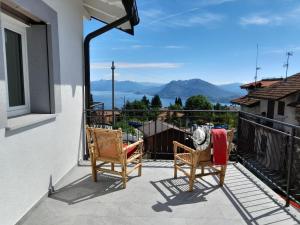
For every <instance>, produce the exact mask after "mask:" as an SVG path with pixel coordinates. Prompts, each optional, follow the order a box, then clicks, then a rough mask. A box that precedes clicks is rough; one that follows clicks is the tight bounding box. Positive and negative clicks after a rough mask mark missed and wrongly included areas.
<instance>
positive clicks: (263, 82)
mask: <svg viewBox="0 0 300 225" xmlns="http://www.w3.org/2000/svg"><path fill="white" fill-rule="evenodd" d="M280 81H282V80H280V79H274V80H261V81H257V82H256V87H258V88H265V87H269V86H271V85H273V84H275V83H277V82H280ZM254 87H255V82H252V83H248V84H244V85H241V88H242V89H247V88H254Z"/></svg>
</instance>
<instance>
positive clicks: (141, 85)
mask: <svg viewBox="0 0 300 225" xmlns="http://www.w3.org/2000/svg"><path fill="white" fill-rule="evenodd" d="M240 85H241V84H240V83H231V84H225V85H214V84H211V83H209V82H206V81H204V80H201V79H191V80H177V81H171V82H169V83H168V84H157V83H145V82H134V81H115V90H116V91H122V92H132V93H136V94H147V95H154V94H158V95H159V96H160V97H162V98H175V97H181V98H188V97H190V96H193V95H204V96H206V97H207V98H208V99H209V100H211V101H213V102H223V103H227V102H229V101H230V100H231V99H233V98H236V97H239V96H241V95H244V94H245V92H244V91H243V90H241V89H240ZM91 89H92V91H111V90H112V85H111V80H98V81H93V82H91Z"/></svg>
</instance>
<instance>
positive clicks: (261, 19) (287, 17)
mask: <svg viewBox="0 0 300 225" xmlns="http://www.w3.org/2000/svg"><path fill="white" fill-rule="evenodd" d="M299 15H300V6H298V7H293V8H292V9H291V10H289V11H282V12H268V13H266V12H264V13H254V14H252V15H248V16H244V17H241V18H240V24H241V25H243V26H248V25H257V26H264V25H273V26H279V25H283V24H293V23H296V24H298V23H299V21H300V16H299Z"/></svg>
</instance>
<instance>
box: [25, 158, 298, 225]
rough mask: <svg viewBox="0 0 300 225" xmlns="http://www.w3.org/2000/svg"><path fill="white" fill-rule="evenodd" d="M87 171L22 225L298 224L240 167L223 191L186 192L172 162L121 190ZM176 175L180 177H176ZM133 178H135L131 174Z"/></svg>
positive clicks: (204, 187) (210, 186) (210, 184)
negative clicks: (94, 180)
mask: <svg viewBox="0 0 300 225" xmlns="http://www.w3.org/2000/svg"><path fill="white" fill-rule="evenodd" d="M90 172H91V171H90V167H89V166H88V165H82V166H78V167H75V168H74V169H73V170H71V171H70V172H69V173H68V174H67V175H66V176H65V177H64V178H63V179H62V180H61V181H60V182H59V184H58V185H57V186H56V187H55V189H56V191H55V193H54V194H53V195H51V197H49V198H44V199H42V201H41V202H40V203H39V204H38V205H37V206H36V207H35V208H34V209H33V210H32V211H31V212H30V213H29V214H28V216H27V217H25V218H23V220H22V221H21V223H20V224H22V225H35V224H37V225H40V224H43V225H50V224H61V225H63V224H74V225H75V224H80V225H82V224H106V225H110V224H122V225H123V224H130V225H131V224H139V225H140V224H164V225H168V224H172V225H177V224H178V225H185V224H189V225H192V224H197V225H198V224H239V225H240V224H299V223H300V214H299V213H298V212H297V210H296V209H294V208H293V207H289V208H285V207H284V201H283V200H282V199H281V198H280V197H279V196H278V195H277V194H275V193H274V192H273V191H272V190H271V189H270V188H268V187H267V186H266V185H265V184H264V183H262V182H261V181H260V180H258V179H257V178H256V177H255V176H254V175H253V174H252V173H250V172H249V171H248V170H247V169H245V168H244V167H243V166H242V165H241V164H233V163H232V164H230V165H229V166H228V169H227V174H226V177H225V185H224V187H222V188H220V187H219V186H218V182H217V180H216V178H215V177H212V176H208V177H205V178H204V179H201V180H200V179H199V180H198V182H196V183H195V190H194V192H192V193H191V192H187V190H188V180H187V178H186V177H185V176H181V177H178V178H177V179H174V178H173V163H172V161H147V160H146V161H144V163H143V174H142V176H141V177H132V179H130V180H129V182H128V185H127V188H126V189H122V187H121V180H120V179H119V178H116V177H113V176H110V175H104V174H98V182H97V183H94V182H93V181H92V178H91V173H90ZM179 175H180V174H179ZM133 176H135V174H133Z"/></svg>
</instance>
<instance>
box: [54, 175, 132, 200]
mask: <svg viewBox="0 0 300 225" xmlns="http://www.w3.org/2000/svg"><path fill="white" fill-rule="evenodd" d="M129 179H130V178H129ZM122 189H123V187H122V181H121V178H120V177H115V176H111V175H106V174H98V181H97V182H94V181H93V179H92V177H91V175H90V174H89V175H86V176H84V177H82V178H80V179H77V180H75V181H73V182H72V183H70V184H68V185H66V186H64V187H62V188H60V189H58V190H56V191H55V192H54V193H53V194H52V195H51V196H50V198H52V199H55V200H59V201H62V202H66V203H68V204H69V205H71V204H76V203H79V202H82V201H86V200H89V199H92V198H96V197H99V196H102V195H105V194H109V193H111V192H115V191H119V190H122Z"/></svg>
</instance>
